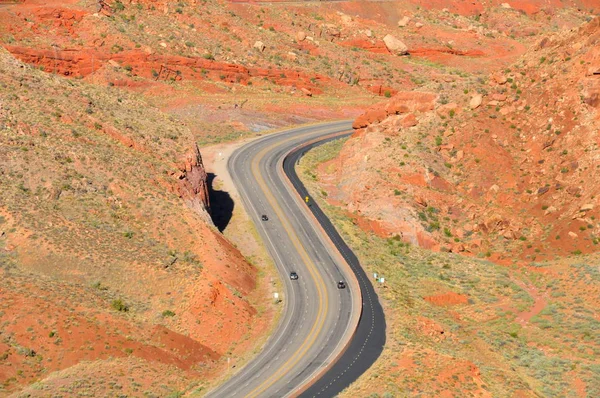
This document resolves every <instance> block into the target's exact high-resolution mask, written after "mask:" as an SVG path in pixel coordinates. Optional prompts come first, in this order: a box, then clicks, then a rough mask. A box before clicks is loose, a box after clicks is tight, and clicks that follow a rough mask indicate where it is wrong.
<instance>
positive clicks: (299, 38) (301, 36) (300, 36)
mask: <svg viewBox="0 0 600 398" xmlns="http://www.w3.org/2000/svg"><path fill="white" fill-rule="evenodd" d="M305 39H306V33H305V32H303V31H300V32H298V33H296V41H304V40H305Z"/></svg>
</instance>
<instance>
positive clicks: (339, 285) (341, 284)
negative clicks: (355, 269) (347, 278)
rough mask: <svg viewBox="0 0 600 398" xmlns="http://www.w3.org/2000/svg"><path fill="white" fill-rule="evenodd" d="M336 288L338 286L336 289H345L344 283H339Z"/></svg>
mask: <svg viewBox="0 0 600 398" xmlns="http://www.w3.org/2000/svg"><path fill="white" fill-rule="evenodd" d="M337 286H338V289H345V288H346V283H345V282H344V281H339V282H338V284H337Z"/></svg>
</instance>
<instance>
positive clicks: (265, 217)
mask: <svg viewBox="0 0 600 398" xmlns="http://www.w3.org/2000/svg"><path fill="white" fill-rule="evenodd" d="M261 220H263V221H269V217H268V216H267V215H266V214H263V215H262V217H261Z"/></svg>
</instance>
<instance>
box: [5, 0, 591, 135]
mask: <svg viewBox="0 0 600 398" xmlns="http://www.w3.org/2000/svg"><path fill="white" fill-rule="evenodd" d="M496 3H497V4H496ZM538 3H539V2H537V1H531V2H519V4H515V5H514V7H516V8H512V7H511V6H508V7H506V3H504V4H505V5H501V3H500V2H492V3H489V4H488V3H487V2H486V3H485V5H484V3H480V2H459V3H452V4H450V5H448V4H446V2H422V1H416V0H411V1H408V0H407V1H396V2H384V3H373V4H370V3H368V4H367V3H364V2H342V3H338V2H331V3H321V2H319V3H318V4H314V3H307V4H287V3H281V4H277V3H274V4H273V3H268V4H247V3H237V2H216V1H206V2H203V3H202V4H201V5H200V4H197V2H195V1H182V2H179V3H172V2H163V1H131V2H128V1H106V2H105V1H101V2H78V1H76V0H53V1H50V2H43V3H40V2H36V1H34V0H27V1H24V2H22V3H19V4H17V5H13V6H6V7H3V8H2V9H0V40H1V41H2V43H3V45H4V46H5V48H7V49H8V50H9V51H10V52H11V53H12V54H13V55H14V56H15V57H17V58H18V59H20V60H22V61H24V62H27V63H30V64H33V65H35V66H36V67H38V68H40V69H42V70H44V71H46V72H49V73H54V74H60V75H63V76H68V77H74V78H84V79H86V80H88V81H91V82H94V83H95V84H101V85H106V84H108V85H114V86H123V87H129V88H130V89H134V90H137V91H142V92H144V93H145V94H146V95H147V96H149V97H151V98H156V99H157V102H156V103H157V104H158V105H160V106H161V108H163V107H169V108H170V109H172V108H173V107H175V108H181V107H184V108H185V106H186V105H189V104H190V103H192V104H202V105H203V106H204V107H210V106H211V105H213V104H214V103H215V98H219V101H222V103H223V106H225V107H226V108H227V110H228V111H229V112H228V114H229V118H230V119H231V118H232V116H231V110H230V109H231V108H234V103H235V104H240V103H241V102H242V101H244V100H246V101H247V102H248V103H247V104H246V108H247V109H249V110H255V111H259V112H261V113H263V114H265V113H272V112H276V113H282V114H286V115H287V116H286V117H289V114H290V113H292V114H297V115H301V116H302V117H306V118H313V119H314V118H319V117H321V118H323V117H340V116H346V117H347V115H348V114H353V115H354V114H355V112H356V109H357V108H358V107H360V106H364V105H365V103H367V104H369V103H372V102H373V100H372V96H373V95H377V96H391V95H393V94H395V93H396V92H397V91H401V90H407V89H414V88H419V87H423V86H425V85H427V84H428V82H430V81H431V80H433V81H439V82H447V81H451V80H454V79H455V77H456V76H455V74H456V72H457V70H456V69H457V68H459V69H461V70H462V71H470V72H476V71H484V70H486V69H489V68H490V67H494V66H495V65H506V64H509V63H511V62H513V61H514V60H515V59H516V57H517V56H518V55H519V54H520V53H522V52H523V51H525V48H526V46H525V45H524V43H526V42H527V41H529V40H530V39H531V38H532V37H537V36H538V35H540V34H543V33H544V32H546V31H548V30H554V29H557V28H558V27H564V26H568V27H571V26H577V25H578V24H579V23H580V22H581V20H582V18H584V17H585V16H586V15H587V11H588V10H587V9H584V8H583V6H584V5H586V4H585V2H575V3H574V4H569V5H568V6H565V8H560V7H563V6H561V5H560V4H555V5H554V6H550V5H544V6H541V5H540V4H538ZM577 5H579V6H580V8H579V9H577V8H575V7H576V6H577ZM587 6H588V7H591V6H590V5H587ZM566 7H568V8H566ZM407 54H410V55H409V56H407ZM441 65H447V66H451V68H448V70H446V71H444V72H442V73H440V72H441V71H440V68H439V66H441ZM461 73H463V72H461ZM208 94H210V95H208ZM265 94H267V95H268V97H266V98H269V97H271V98H273V101H272V102H270V101H269V100H268V99H265ZM342 96H343V97H344V98H346V101H344V103H342V104H340V103H339V101H338V98H339V97H342ZM311 97H312V99H311ZM282 104H294V105H295V106H293V107H290V106H285V105H282ZM278 105H279V106H278ZM235 109H237V108H235ZM211 110H212V111H213V112H212V113H217V114H218V113H220V112H224V110H223V109H220V108H217V107H216V106H215V107H214V108H211ZM315 110H319V111H320V112H315ZM332 111H333V112H332ZM196 116H198V114H196ZM236 116H237V115H236ZM236 116H233V117H234V118H235V117H236ZM263 117H265V116H263ZM197 118H198V117H197ZM239 118H240V121H239V123H238V124H236V123H233V122H231V121H228V124H229V127H230V128H229V130H228V133H232V132H233V131H236V130H237V131H240V130H241V131H242V132H243V131H244V125H245V129H252V128H253V126H252V125H253V122H256V121H255V120H247V119H248V118H252V116H248V115H245V117H239ZM240 124H241V126H240ZM204 127H205V128H204V129H205V130H210V131H211V132H212V131H216V129H215V126H209V125H207V126H204ZM216 132H217V133H223V132H220V131H216Z"/></svg>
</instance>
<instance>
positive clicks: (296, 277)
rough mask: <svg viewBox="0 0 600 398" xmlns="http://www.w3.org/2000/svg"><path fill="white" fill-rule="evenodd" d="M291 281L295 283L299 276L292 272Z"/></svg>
mask: <svg viewBox="0 0 600 398" xmlns="http://www.w3.org/2000/svg"><path fill="white" fill-rule="evenodd" d="M290 279H291V280H293V281H295V280H297V279H298V274H297V273H295V272H294V271H292V272H290Z"/></svg>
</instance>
